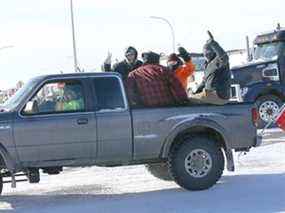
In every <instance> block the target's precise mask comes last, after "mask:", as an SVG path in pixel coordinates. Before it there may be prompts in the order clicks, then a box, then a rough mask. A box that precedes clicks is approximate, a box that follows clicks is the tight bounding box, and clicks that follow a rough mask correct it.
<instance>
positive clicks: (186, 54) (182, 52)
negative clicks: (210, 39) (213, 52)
mask: <svg viewBox="0 0 285 213" xmlns="http://www.w3.org/2000/svg"><path fill="white" fill-rule="evenodd" d="M178 52H179V54H178V56H180V57H181V58H182V59H183V60H184V61H185V62H188V61H190V60H191V56H190V53H189V52H187V50H186V49H185V48H184V47H178Z"/></svg>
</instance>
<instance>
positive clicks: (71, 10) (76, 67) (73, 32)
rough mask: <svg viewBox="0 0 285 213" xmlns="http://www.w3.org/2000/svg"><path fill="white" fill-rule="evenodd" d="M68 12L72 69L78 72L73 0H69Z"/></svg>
mask: <svg viewBox="0 0 285 213" xmlns="http://www.w3.org/2000/svg"><path fill="white" fill-rule="evenodd" d="M70 13H71V27H72V41H73V60H74V71H75V72H78V61H77V51H76V41H75V27H74V15H73V1H72V0H70Z"/></svg>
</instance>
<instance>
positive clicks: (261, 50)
mask: <svg viewBox="0 0 285 213" xmlns="http://www.w3.org/2000/svg"><path fill="white" fill-rule="evenodd" d="M231 73H232V85H235V87H233V88H234V89H235V91H234V92H233V93H234V94H236V95H237V94H240V95H237V96H239V97H240V100H239V101H243V102H251V103H256V105H257V107H258V111H259V114H260V118H261V119H260V123H259V127H264V126H265V125H266V123H267V122H269V121H270V120H271V119H272V118H273V117H274V116H275V115H276V114H277V113H278V111H279V109H280V107H281V105H282V104H283V101H284V100H285V29H281V28H280V27H279V28H277V29H276V30H274V31H271V32H268V33H263V34H260V35H258V36H257V37H256V38H255V40H254V48H253V60H252V61H250V62H249V63H247V64H245V65H242V66H237V67H233V68H232V69H231Z"/></svg>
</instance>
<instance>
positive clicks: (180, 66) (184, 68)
mask: <svg viewBox="0 0 285 213" xmlns="http://www.w3.org/2000/svg"><path fill="white" fill-rule="evenodd" d="M178 52H179V55H176V54H175V53H172V54H171V55H169V57H168V61H167V66H168V67H169V68H170V70H172V71H174V72H175V76H176V77H177V78H178V79H179V81H180V83H181V84H182V86H183V87H184V89H185V91H187V90H188V82H189V77H191V76H192V75H193V74H194V71H195V65H194V64H193V63H192V60H191V56H190V53H188V52H187V51H186V49H185V48H183V47H179V48H178ZM178 56H180V57H181V58H182V59H183V60H184V63H183V62H182V60H181V59H180V58H179V57H178Z"/></svg>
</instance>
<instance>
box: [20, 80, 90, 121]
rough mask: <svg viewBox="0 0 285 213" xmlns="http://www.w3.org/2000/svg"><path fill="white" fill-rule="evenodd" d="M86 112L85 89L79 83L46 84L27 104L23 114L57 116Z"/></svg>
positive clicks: (55, 82)
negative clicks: (59, 114)
mask: <svg viewBox="0 0 285 213" xmlns="http://www.w3.org/2000/svg"><path fill="white" fill-rule="evenodd" d="M82 111H85V100H84V94H83V87H82V85H81V83H80V82H79V81H73V80H72V81H53V82H49V83H46V84H44V85H43V86H42V87H41V88H40V89H39V90H38V92H36V94H35V95H34V96H33V97H32V98H31V99H30V100H29V102H28V103H27V104H26V106H25V108H24V110H23V114H24V115H31V114H32V115H36V114H55V113H64V112H65V113H68V112H82Z"/></svg>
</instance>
